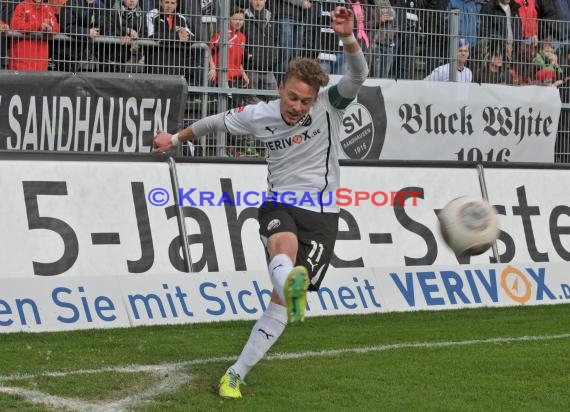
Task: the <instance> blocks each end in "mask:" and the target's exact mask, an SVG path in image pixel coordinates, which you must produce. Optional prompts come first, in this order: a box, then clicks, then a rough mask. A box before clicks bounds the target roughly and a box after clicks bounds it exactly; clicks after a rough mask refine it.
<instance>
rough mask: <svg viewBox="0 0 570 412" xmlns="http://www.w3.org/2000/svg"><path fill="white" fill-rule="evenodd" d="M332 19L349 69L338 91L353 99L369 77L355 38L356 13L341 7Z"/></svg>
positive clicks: (339, 84)
mask: <svg viewBox="0 0 570 412" xmlns="http://www.w3.org/2000/svg"><path fill="white" fill-rule="evenodd" d="M331 17H332V19H331V28H332V29H333V30H334V32H335V33H336V34H337V35H338V36H339V37H340V40H341V41H342V43H343V48H344V52H345V54H346V60H347V67H348V71H347V73H346V74H345V75H344V76H343V77H342V78H341V79H340V81H339V83H338V86H337V90H338V93H339V94H340V95H341V96H342V97H344V98H348V99H353V98H355V97H356V95H357V94H358V90H359V89H360V87H361V86H362V84H363V83H364V80H366V78H367V77H368V65H367V64H366V59H365V58H364V53H362V50H361V49H360V45H359V44H358V41H357V40H356V37H355V36H354V13H353V12H352V11H351V10H350V9H347V8H346V7H342V6H339V7H337V8H336V9H335V10H334V11H333V13H332V15H331Z"/></svg>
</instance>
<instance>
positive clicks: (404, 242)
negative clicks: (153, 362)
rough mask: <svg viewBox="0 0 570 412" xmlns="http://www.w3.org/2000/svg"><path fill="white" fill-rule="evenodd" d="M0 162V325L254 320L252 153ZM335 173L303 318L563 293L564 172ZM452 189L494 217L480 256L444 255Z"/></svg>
mask: <svg viewBox="0 0 570 412" xmlns="http://www.w3.org/2000/svg"><path fill="white" fill-rule="evenodd" d="M0 158H1V161H0V190H2V192H3V193H4V201H3V202H2V203H0V216H2V217H1V219H2V225H1V227H2V228H3V230H2V232H1V233H0V262H2V270H1V274H0V278H1V279H2V288H1V289H0V331H1V332H18V331H30V332H40V331H58V330H70V329H87V328H113V327H130V326H139V325H158V324H174V323H197V322H211V321H227V320H238V319H255V318H257V317H259V314H260V312H262V311H263V310H264V308H265V307H266V304H267V303H268V301H269V297H270V289H271V284H270V281H269V279H268V276H267V273H266V267H265V256H264V253H263V249H262V245H261V242H260V240H259V237H258V234H257V229H258V225H257V221H256V206H257V204H258V203H259V202H260V201H261V200H263V197H264V195H263V192H264V190H265V188H266V166H265V164H264V163H263V162H262V161H253V160H252V161H250V162H243V161H239V162H233V161H224V162H220V161H216V160H210V161H207V160H203V161H192V162H188V161H187V160H184V159H181V160H177V161H175V160H174V159H173V158H170V157H167V156H149V155H143V154H140V155H137V154H131V155H122V154H106V155H105V154H100V155H87V154H73V153H43V154H42V153H37V152H36V153H17V152H4V153H2V154H1V157H0ZM342 168H343V171H342V173H343V182H342V192H341V193H340V194H341V195H342V197H341V199H340V200H341V202H342V211H341V215H340V223H339V229H340V231H339V235H338V241H337V245H336V248H335V256H334V258H333V261H332V266H333V267H332V268H331V269H329V272H328V273H327V277H326V280H325V282H324V283H323V287H322V289H321V291H320V292H319V293H313V294H310V296H309V310H308V316H321V315H340V314H362V313H374V312H388V311H407V310H419V309H453V308H464V307H480V306H510V305H536V304H560V303H568V302H570V275H569V271H568V263H567V262H568V261H569V260H570V240H569V239H568V234H570V206H569V205H568V198H567V195H566V193H565V192H564V191H563V190H562V189H561V188H564V187H567V186H568V185H569V184H570V168H569V167H564V166H555V165H551V164H549V165H546V164H544V165H541V164H528V165H525V164H516V165H515V164H511V165H500V164H497V163H494V164H475V163H457V162H450V163H447V164H444V163H442V162H438V163H437V164H436V163H430V162H409V161H408V162H396V161H393V162H387V161H384V162H379V161H358V162H352V161H345V162H343V166H342ZM549 182H550V183H549ZM462 195H470V196H483V195H485V196H488V198H489V200H490V202H491V203H492V204H493V205H495V207H496V208H497V210H498V213H499V215H500V225H501V235H500V238H499V241H498V242H497V247H496V248H495V249H494V250H489V251H488V252H487V253H485V254H483V255H481V256H476V257H472V258H457V257H456V256H455V255H454V254H453V253H452V252H451V251H450V250H449V249H448V248H447V247H446V246H445V244H444V242H443V239H442V237H441V234H440V232H439V228H438V221H437V212H438V210H440V209H441V208H442V207H443V206H444V205H445V204H446V203H447V202H448V201H449V200H451V199H453V198H455V197H458V196H462ZM284 196H287V195H284ZM283 199H286V200H287V201H289V202H291V203H296V204H298V203H299V202H301V201H302V199H293V198H291V197H290V196H289V197H284V198H283ZM186 262H191V265H187V264H186ZM498 262H500V263H498Z"/></svg>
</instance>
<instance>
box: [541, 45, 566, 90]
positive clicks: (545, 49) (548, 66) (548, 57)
mask: <svg viewBox="0 0 570 412" xmlns="http://www.w3.org/2000/svg"><path fill="white" fill-rule="evenodd" d="M535 62H536V65H537V66H538V71H537V72H536V82H537V84H539V85H541V86H550V85H556V86H557V85H558V84H561V83H562V82H561V81H560V82H558V81H559V80H561V78H562V76H563V74H564V72H563V70H562V68H561V67H560V65H559V64H558V56H557V55H556V52H555V51H554V46H553V44H552V41H550V40H546V41H544V42H542V46H541V49H540V51H539V52H538V53H537V55H536V58H535Z"/></svg>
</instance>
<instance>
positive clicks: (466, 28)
mask: <svg viewBox="0 0 570 412" xmlns="http://www.w3.org/2000/svg"><path fill="white" fill-rule="evenodd" d="M454 9H457V10H459V36H460V37H462V38H464V39H466V40H467V41H468V42H469V44H470V45H471V50H475V49H476V47H477V32H478V30H479V11H480V9H481V3H479V2H478V1H477V0H450V1H449V4H448V5H447V10H449V11H450V10H454Z"/></svg>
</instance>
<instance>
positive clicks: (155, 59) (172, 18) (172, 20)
mask: <svg viewBox="0 0 570 412" xmlns="http://www.w3.org/2000/svg"><path fill="white" fill-rule="evenodd" d="M177 6H178V2H177V0H160V8H159V9H154V10H151V11H149V12H148V15H147V16H148V18H147V23H150V24H149V25H148V26H147V33H148V37H149V38H152V39H155V40H156V41H157V42H158V43H159V45H158V46H155V47H149V49H148V50H147V51H148V53H147V55H148V56H147V57H148V63H147V64H146V66H147V70H149V71H150V72H151V73H155V74H168V75H175V76H183V77H185V78H186V79H187V80H188V81H189V82H192V79H193V75H194V73H193V70H191V68H193V67H196V66H195V63H193V55H192V53H191V50H190V47H191V42H192V40H191V39H192V38H193V36H194V34H193V32H192V31H191V29H190V27H189V26H188V23H187V20H186V17H184V16H183V15H182V14H181V13H178V12H177V11H176V9H177Z"/></svg>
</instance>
